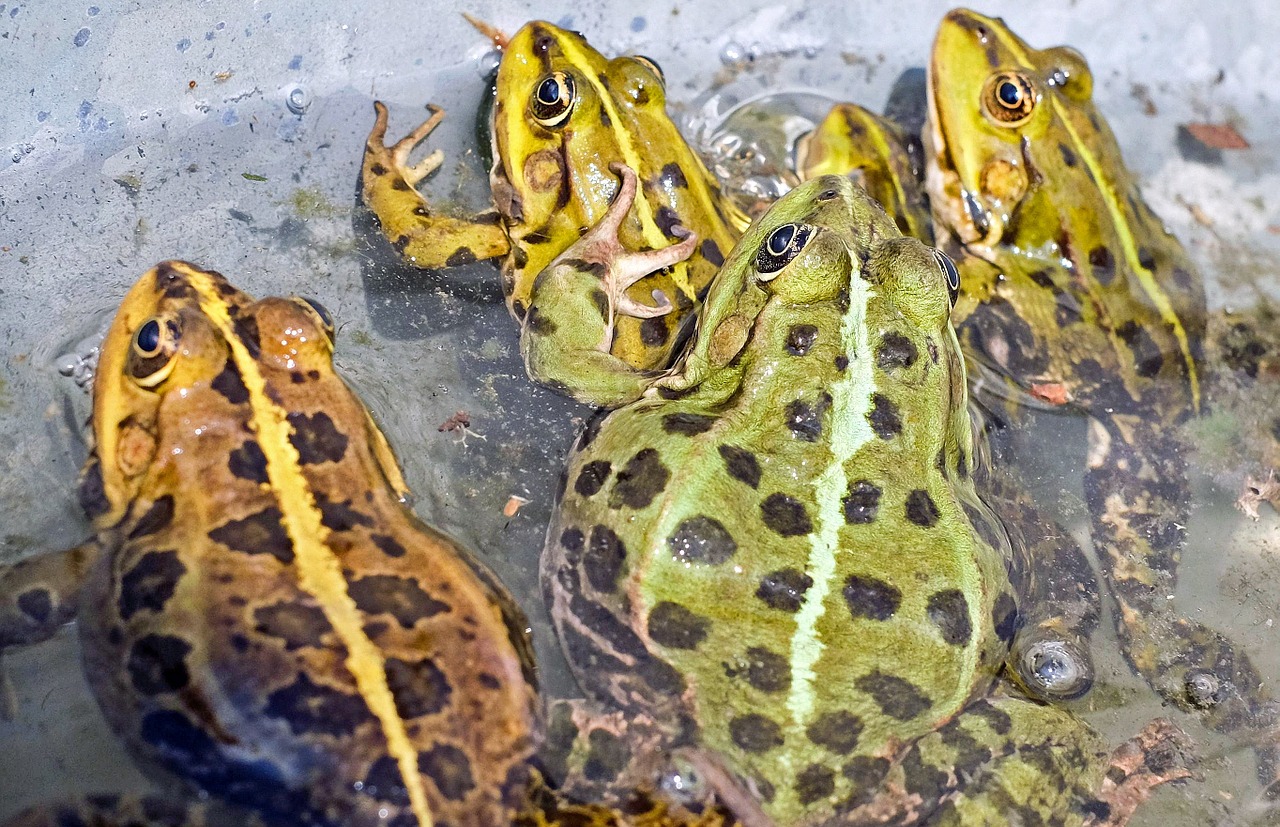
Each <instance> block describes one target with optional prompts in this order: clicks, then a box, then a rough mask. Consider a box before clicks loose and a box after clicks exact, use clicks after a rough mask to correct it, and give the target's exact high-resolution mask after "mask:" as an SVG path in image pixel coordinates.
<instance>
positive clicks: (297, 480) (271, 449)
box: [182, 268, 433, 827]
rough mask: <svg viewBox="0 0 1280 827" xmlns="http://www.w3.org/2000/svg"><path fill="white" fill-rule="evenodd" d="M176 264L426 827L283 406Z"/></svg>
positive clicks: (197, 279)
mask: <svg viewBox="0 0 1280 827" xmlns="http://www.w3.org/2000/svg"><path fill="white" fill-rule="evenodd" d="M182 269H183V270H184V273H185V275H186V276H187V278H188V280H189V283H190V284H191V285H192V287H194V288H195V290H196V292H197V293H198V294H199V295H200V304H201V308H202V309H203V310H204V313H205V315H206V316H207V317H208V318H209V319H210V320H211V321H212V322H213V323H214V325H216V326H217V328H218V330H219V331H220V332H221V333H222V336H223V338H224V339H225V340H226V342H227V346H228V347H229V348H230V350H231V355H232V358H233V359H234V360H235V363H236V367H237V368H238V369H239V371H240V378H241V381H243V383H244V386H245V388H246V389H248V391H249V398H250V406H251V408H252V410H253V419H252V422H251V427H252V428H253V430H254V431H256V432H257V434H258V444H259V445H260V446H261V447H262V452H263V453H264V454H265V455H266V458H267V479H268V480H269V481H270V483H271V487H272V490H273V491H275V493H276V498H277V499H278V501H279V505H280V511H281V513H282V514H283V515H284V516H283V522H284V528H285V531H286V532H287V533H288V535H289V539H290V541H291V542H292V543H293V553H294V565H295V566H297V570H298V581H299V585H300V586H301V587H302V589H303V591H305V592H306V593H307V594H309V595H311V596H312V597H314V598H315V599H316V601H317V602H318V603H319V604H320V608H321V609H322V610H323V611H324V614H325V617H326V618H327V619H328V621H329V623H330V624H331V625H332V626H333V628H334V629H335V630H336V631H337V633H338V637H339V638H340V639H341V640H342V643H343V645H344V646H346V648H347V652H348V655H347V660H346V666H347V669H348V670H349V671H350V672H351V675H352V677H353V678H355V681H356V688H357V690H358V691H359V692H360V696H361V697H362V698H364V700H365V703H367V704H368V705H369V709H370V710H371V711H372V712H373V714H374V716H375V717H376V718H377V719H378V722H379V723H380V724H381V726H382V734H383V736H384V737H385V738H386V740H387V750H388V752H389V753H390V754H391V756H392V757H394V758H395V759H396V764H397V766H399V768H400V775H401V776H402V779H403V781H404V786H405V790H406V791H407V792H408V794H409V804H410V807H412V809H413V814H414V816H415V817H416V818H417V822H418V827H432V824H433V820H432V817H431V807H430V805H429V804H428V803H427V793H426V788H425V787H424V785H423V781H422V776H421V774H420V773H419V772H418V753H417V750H416V749H414V746H413V743H412V742H411V741H410V740H409V734H408V732H407V731H406V729H405V723H404V720H403V719H402V718H401V717H400V715H399V713H398V712H397V711H396V706H395V699H394V698H393V697H392V695H391V688H390V687H389V686H388V685H387V674H386V671H385V664H384V661H383V657H382V654H381V653H380V652H379V651H378V648H377V647H376V646H375V645H374V643H373V641H372V640H370V639H369V636H368V635H366V634H365V632H364V628H363V623H362V621H361V617H360V611H359V610H358V609H357V608H356V604H355V601H354V600H353V599H352V598H351V595H350V594H348V593H347V581H346V578H344V577H343V576H342V568H341V565H340V563H339V561H338V558H337V557H336V556H335V555H334V554H333V552H332V551H330V549H329V547H328V545H327V544H326V542H325V541H326V540H327V539H328V536H329V530H328V529H326V528H325V527H324V526H323V525H322V524H321V522H320V511H319V509H317V508H316V503H315V498H314V497H313V496H312V493H311V488H310V486H309V485H308V483H307V480H306V477H304V476H303V474H302V469H301V467H300V464H299V459H298V452H297V450H296V449H295V448H294V447H293V444H292V443H291V442H290V441H289V433H290V425H289V422H288V420H287V419H286V418H285V412H284V410H283V409H281V407H280V406H279V405H277V404H275V403H274V402H272V401H271V399H270V398H269V397H268V396H267V388H266V379H265V378H264V377H263V375H262V372H261V371H260V370H259V369H258V364H257V362H256V361H254V359H253V357H252V356H251V355H250V354H249V351H248V349H247V348H246V347H245V346H244V343H243V342H241V341H240V338H239V336H237V335H236V332H235V330H234V329H233V326H232V322H231V317H230V314H229V313H228V312H227V306H226V303H225V302H224V301H223V300H222V298H221V296H220V295H219V293H218V290H217V287H216V286H215V285H214V283H213V281H212V280H211V279H210V278H209V277H208V276H207V275H205V274H204V273H201V272H199V271H196V270H188V269H186V268H182Z"/></svg>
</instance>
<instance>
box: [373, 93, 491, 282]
mask: <svg viewBox="0 0 1280 827" xmlns="http://www.w3.org/2000/svg"><path fill="white" fill-rule="evenodd" d="M373 108H374V111H375V112H376V113H377V118H376V119H375V121H374V124H373V130H372V131H371V132H370V133H369V138H368V140H367V141H366V142H365V149H364V163H363V165H362V167H361V179H362V184H361V193H362V197H363V198H364V203H365V205H366V206H367V207H368V208H369V209H370V210H372V211H373V214H374V215H375V216H376V217H377V219H378V223H379V225H381V227H382V232H383V233H384V234H385V235H386V237H387V240H388V241H390V242H391V244H392V246H394V247H395V248H396V250H397V251H398V252H399V253H400V255H401V256H403V257H404V259H405V261H407V262H409V263H410V264H412V265H414V266H415V267H421V268H422V269H424V270H438V269H440V268H441V267H452V266H455V265H459V264H470V263H471V262H473V261H481V260H484V259H491V258H497V257H499V256H504V255H506V254H507V251H508V250H509V249H510V247H511V243H510V240H509V239H508V238H507V231H506V229H505V228H504V227H503V226H502V223H501V217H500V216H499V215H498V214H497V213H496V212H492V211H490V212H485V213H481V214H480V215H478V216H476V217H475V218H474V219H472V220H470V221H464V220H461V219H457V218H451V217H449V216H444V215H439V214H437V213H433V212H432V210H431V206H430V205H429V204H428V203H427V199H426V198H424V197H423V196H422V194H421V193H419V192H418V191H417V190H416V189H414V185H415V184H417V183H418V182H419V181H421V180H422V179H423V178H425V177H426V176H428V175H430V174H431V173H432V172H434V171H435V170H436V169H437V168H438V167H439V166H440V164H441V163H442V162H443V161H444V155H443V154H442V153H441V152H440V150H436V151H435V152H433V153H431V154H430V155H428V156H427V157H426V158H425V159H424V160H422V161H420V162H419V163H417V164H411V163H409V153H410V152H412V151H413V150H414V148H415V147H417V145H418V144H420V143H421V142H422V141H423V140H424V139H426V137H427V136H428V135H430V134H431V131H432V130H433V129H435V128H436V126H437V125H439V123H440V121H442V120H444V110H443V109H440V108H439V107H437V106H429V107H428V109H430V110H431V117H430V118H428V119H427V120H425V121H423V123H422V124H420V125H419V126H418V128H417V129H415V130H413V131H412V132H410V133H409V134H408V135H407V136H406V137H404V138H402V139H400V140H399V141H396V142H395V143H394V144H392V145H391V146H390V147H388V146H386V144H385V140H386V135H387V107H386V106H385V105H383V103H382V101H374V102H373Z"/></svg>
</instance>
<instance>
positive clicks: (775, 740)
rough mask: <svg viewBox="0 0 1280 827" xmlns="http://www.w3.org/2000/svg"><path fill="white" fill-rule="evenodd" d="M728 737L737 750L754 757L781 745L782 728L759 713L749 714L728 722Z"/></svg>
mask: <svg viewBox="0 0 1280 827" xmlns="http://www.w3.org/2000/svg"><path fill="white" fill-rule="evenodd" d="M729 737H730V738H732V739H733V742H734V743H735V744H737V745H738V748H739V749H741V750H743V751H745V752H749V753H752V754H755V755H758V754H760V753H764V752H768V751H769V750H771V749H773V748H775V747H780V746H782V744H783V740H782V727H780V726H778V724H777V723H776V722H775V721H772V720H770V719H769V718H766V717H765V716H764V715H761V714H759V713H755V712H750V713H747V714H745V715H739V716H738V717H736V718H734V719H732V720H730V721H729Z"/></svg>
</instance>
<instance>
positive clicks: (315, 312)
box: [289, 296, 336, 342]
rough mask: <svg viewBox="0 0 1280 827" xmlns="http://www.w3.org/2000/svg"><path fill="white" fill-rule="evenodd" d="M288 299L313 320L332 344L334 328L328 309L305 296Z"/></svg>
mask: <svg viewBox="0 0 1280 827" xmlns="http://www.w3.org/2000/svg"><path fill="white" fill-rule="evenodd" d="M289 298H290V300H291V301H292V302H293V303H294V304H296V305H298V306H299V307H301V308H303V309H304V310H306V311H307V313H309V314H310V315H311V316H312V318H313V319H315V322H316V324H317V326H318V327H319V328H320V329H321V330H323V331H324V334H325V335H326V336H328V337H329V341H330V342H332V341H333V339H334V334H335V332H336V328H335V327H334V324H333V314H332V313H330V312H329V308H327V307H325V306H324V305H323V304H321V303H320V302H318V301H316V300H315V299H312V298H309V297H307V296H290V297H289Z"/></svg>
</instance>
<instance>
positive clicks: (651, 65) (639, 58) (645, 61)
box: [631, 55, 667, 86]
mask: <svg viewBox="0 0 1280 827" xmlns="http://www.w3.org/2000/svg"><path fill="white" fill-rule="evenodd" d="M631 58H632V60H634V61H636V62H637V63H640V64H642V65H643V66H645V67H646V68H648V70H649V71H650V72H653V73H654V74H655V75H657V76H658V81H659V82H660V83H662V84H663V85H664V86H665V85H666V83H667V76H666V75H664V74H663V73H662V67H661V66H659V65H658V61H656V60H654V59H653V58H651V57H646V56H645V55H632V56H631Z"/></svg>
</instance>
